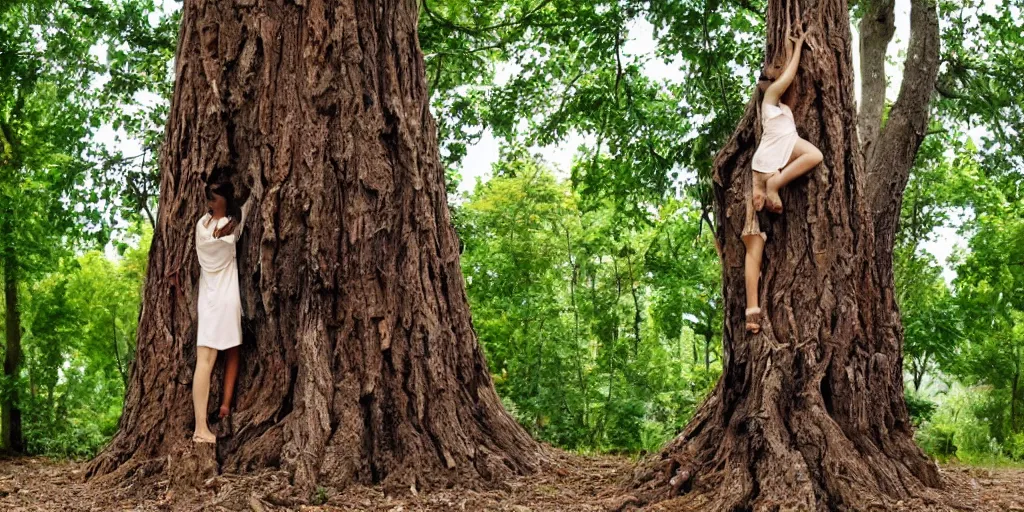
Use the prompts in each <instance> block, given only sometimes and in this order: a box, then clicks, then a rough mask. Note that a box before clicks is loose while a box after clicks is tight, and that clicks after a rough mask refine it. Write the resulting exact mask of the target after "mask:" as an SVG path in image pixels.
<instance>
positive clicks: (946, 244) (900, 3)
mask: <svg viewBox="0 0 1024 512" xmlns="http://www.w3.org/2000/svg"><path fill="white" fill-rule="evenodd" d="M158 3H160V4H162V7H163V9H164V11H165V12H171V11H173V10H176V9H179V8H180V7H181V4H180V2H177V1H174V0H159V1H158ZM151 22H153V23H155V22H156V18H155V16H154V19H152V20H151ZM854 30H856V28H855V27H854ZM629 35H630V40H629V41H628V42H627V43H626V44H625V46H624V53H625V54H627V55H630V56H633V57H634V58H637V59H638V60H641V61H645V63H644V71H645V73H646V74H647V75H648V76H649V77H650V78H652V79H655V80H670V81H679V80H682V79H683V75H682V73H681V72H680V71H679V66H677V65H673V63H665V62H663V61H662V60H661V59H658V58H652V59H647V58H646V56H649V55H654V51H655V41H654V34H653V27H652V26H651V25H650V24H649V23H647V22H646V21H644V20H638V21H634V22H633V24H632V25H631V26H630V30H629ZM909 37H910V3H909V0H896V34H895V36H894V37H893V41H892V43H891V44H890V46H889V55H890V60H891V63H890V64H889V65H888V69H887V75H888V76H889V77H892V78H891V79H892V82H891V83H890V84H889V92H888V96H889V97H890V98H895V97H896V93H897V91H898V90H899V85H900V84H899V77H900V76H901V74H900V70H901V69H902V65H903V58H902V52H903V51H904V50H905V49H906V46H907V42H908V40H909ZM853 58H854V69H859V67H858V66H857V59H858V58H859V55H858V47H857V45H856V44H854V45H853ZM512 72H513V67H512V66H506V67H503V68H499V70H498V73H497V75H498V80H499V81H503V80H505V79H508V78H509V76H510V75H511V73H512ZM856 84H857V93H858V96H859V93H860V77H859V76H857V77H856ZM140 100H141V101H152V99H151V98H140ZM96 139H97V140H98V141H101V142H103V143H105V144H108V145H111V146H119V147H120V148H121V149H122V151H124V153H125V154H137V153H138V152H139V145H138V143H137V142H135V141H132V140H126V139H125V138H124V137H118V134H117V133H115V132H114V131H113V130H111V129H110V128H109V127H105V128H104V129H102V130H100V131H99V133H97V135H96ZM591 143H593V140H588V139H586V138H584V137H582V136H580V135H579V134H573V135H570V136H569V137H568V139H567V140H565V141H563V142H562V143H560V144H557V145H553V146H548V147H537V148H533V149H534V151H535V152H536V153H539V154H540V155H542V156H543V158H544V159H545V160H546V161H547V162H548V163H549V164H550V165H551V166H552V167H553V168H554V170H555V172H556V173H557V174H559V175H560V176H563V177H565V176H568V174H569V170H570V166H571V165H572V160H573V156H574V154H575V153H576V150H577V148H579V146H580V145H581V144H591ZM498 155H499V142H498V141H497V140H496V139H495V138H494V137H493V136H492V134H491V133H490V132H489V131H488V132H485V133H484V134H483V136H482V137H481V138H480V140H479V141H478V142H477V143H476V144H474V145H473V146H470V147H469V148H468V151H467V154H466V158H465V159H464V161H463V163H462V168H461V169H460V173H461V175H462V183H461V184H460V186H459V190H460V191H463V192H466V191H470V190H472V189H473V187H474V186H475V184H476V180H477V178H480V179H483V180H486V179H487V178H488V177H489V176H490V173H491V166H492V164H494V163H495V162H496V160H497V157H498ZM963 245H964V240H963V239H962V238H961V237H960V236H959V235H957V233H956V230H955V229H954V228H941V229H939V230H938V232H937V233H936V236H935V237H934V239H932V240H929V241H927V242H926V243H925V244H924V249H925V250H927V251H928V252H930V253H932V254H933V255H934V256H935V257H936V259H937V260H938V261H939V262H942V263H945V262H946V260H947V258H948V257H949V255H950V254H951V253H952V252H953V250H954V248H955V247H957V246H963ZM944 275H945V277H946V279H947V280H952V278H953V277H955V274H954V273H953V271H952V270H951V269H949V268H948V265H946V271H945V273H944Z"/></svg>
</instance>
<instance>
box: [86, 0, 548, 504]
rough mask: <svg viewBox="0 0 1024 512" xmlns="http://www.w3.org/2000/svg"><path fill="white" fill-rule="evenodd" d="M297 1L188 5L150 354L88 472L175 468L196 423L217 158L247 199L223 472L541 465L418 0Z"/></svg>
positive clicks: (303, 473)
mask: <svg viewBox="0 0 1024 512" xmlns="http://www.w3.org/2000/svg"><path fill="white" fill-rule="evenodd" d="M298 4H299V5H296V4H291V3H286V4H279V3H276V2H233V3H232V2H205V1H202V0H186V1H185V4H184V8H183V13H182V25H181V32H180V36H179V42H178V53H177V60H176V66H177V77H176V83H175V89H174V98H173V102H172V106H171V114H170V120H169V123H168V127H167V132H166V133H167V135H166V140H165V145H164V148H163V153H162V155H161V173H162V181H161V194H162V195H161V199H160V208H159V211H158V216H157V217H158V218H157V228H156V232H155V233H154V238H153V244H152V249H151V254H150V259H149V267H148V274H147V280H146V287H145V296H144V302H143V306H142V308H143V312H142V315H141V322H140V325H139V329H138V347H137V357H136V360H135V361H134V364H133V367H132V372H131V377H130V382H129V386H128V391H127V396H126V399H125V407H124V414H123V416H122V418H121V424H120V429H119V431H118V433H117V435H116V436H115V437H114V439H113V441H112V442H111V443H110V445H109V446H108V447H107V448H106V449H105V450H104V451H103V453H102V454H101V455H99V456H98V457H97V458H96V459H95V460H94V461H93V462H92V464H91V467H90V469H89V474H90V475H99V474H107V473H110V472H113V471H115V470H116V473H115V477H116V478H119V477H120V476H124V475H131V474H133V473H134V474H137V472H135V470H136V469H139V468H145V472H153V471H162V470H164V469H165V468H163V465H162V464H163V463H162V462H161V461H162V460H164V458H166V457H164V456H165V455H166V454H168V453H171V452H173V451H175V450H176V446H178V445H180V444H181V443H184V442H186V440H187V439H188V438H189V437H190V435H191V432H192V428H193V414H192V398H191V388H190V385H191V381H192V372H193V368H194V362H195V343H196V339H195V334H196V307H197V305H196V302H197V293H198V273H199V267H198V264H197V261H196V257H195V247H194V244H193V236H194V235H193V230H194V226H195V222H196V220H197V219H198V218H199V217H200V216H201V215H202V213H203V212H204V210H205V207H204V204H205V201H204V199H203V180H204V179H206V178H208V177H209V176H210V175H212V174H218V173H224V174H226V175H228V176H229V177H230V178H231V179H232V180H233V181H234V182H235V183H236V186H239V185H241V186H244V187H245V188H248V189H250V190H251V200H252V201H254V203H253V204H252V207H251V209H250V214H249V216H248V220H247V222H246V226H245V229H246V231H245V234H244V235H243V237H242V239H241V240H240V241H239V245H238V250H239V256H240V258H239V261H240V263H239V268H240V281H241V290H242V302H243V310H244V311H245V318H244V319H243V330H244V332H245V339H244V344H243V347H242V354H241V360H242V363H241V368H240V372H239V376H238V387H237V389H238V391H237V394H236V397H237V398H236V408H235V410H234V411H233V414H232V419H231V421H230V422H221V423H220V424H214V426H213V427H214V429H215V432H217V433H218V435H219V441H218V444H217V450H216V451H217V462H218V463H219V465H220V470H221V471H231V472H244V471H250V470H254V469H258V468H263V467H268V466H270V467H275V466H279V467H282V468H284V469H286V470H288V471H289V472H290V473H291V475H292V477H293V480H294V483H295V484H296V487H297V488H303V489H307V490H308V489H309V488H310V487H311V486H312V485H314V484H317V483H319V484H321V485H327V486H339V487H340V486H344V485H346V484H348V483H350V482H359V483H365V484H376V483H382V484H384V486H385V488H388V489H402V490H408V489H410V487H413V488H415V489H423V488H431V487H437V486H444V485H449V484H452V483H455V482H459V483H463V484H473V483H474V482H487V481H494V480H498V479H501V478H503V477H505V476H507V475H510V474H515V473H521V472H527V471H530V470H533V469H535V468H536V467H538V465H539V464H541V463H542V461H543V460H545V457H546V455H545V451H544V449H543V448H542V447H541V446H540V445H538V444H537V443H536V442H535V441H533V440H532V439H531V438H530V437H529V436H528V435H527V434H526V433H525V431H524V430H523V429H521V428H520V427H519V425H518V424H516V422H515V421H514V420H513V419H512V418H511V417H510V416H509V415H508V414H507V413H506V412H505V410H504V409H503V408H502V406H501V403H500V401H499V399H498V396H497V395H496V394H495V391H494V388H493V385H492V382H491V377H490V375H489V373H488V370H487V365H486V362H485V360H484V357H483V354H482V352H481V350H480V347H479V346H478V344H477V339H476V335H475V333H474V332H473V328H472V325H471V321H470V313H469V306H468V303H467V300H466V293H465V288H464V282H463V279H462V273H461V269H460V266H459V253H458V243H457V239H456V235H455V232H454V230H453V228H452V225H451V222H450V218H449V211H448V207H447V201H446V193H445V186H444V172H443V169H442V168H441V166H440V164H439V158H438V149H437V135H436V128H435V122H434V120H433V118H432V117H431V116H430V114H429V112H428V109H427V106H428V97H427V86H426V83H425V78H424V68H423V55H422V53H421V51H420V48H419V43H418V40H417V35H416V26H417V10H416V7H417V4H416V2H415V0H307V1H306V2H298ZM179 267H180V277H179V279H178V281H179V283H178V284H177V285H176V283H175V280H174V279H173V276H171V274H172V273H173V271H174V270H175V269H178V268H179ZM219 374H220V370H218V371H217V372H216V373H215V375H214V382H215V383H219V382H220V377H219ZM220 393H221V391H220V389H219V386H217V385H215V386H214V393H213V396H212V397H211V400H210V404H211V407H216V405H217V404H219V400H220Z"/></svg>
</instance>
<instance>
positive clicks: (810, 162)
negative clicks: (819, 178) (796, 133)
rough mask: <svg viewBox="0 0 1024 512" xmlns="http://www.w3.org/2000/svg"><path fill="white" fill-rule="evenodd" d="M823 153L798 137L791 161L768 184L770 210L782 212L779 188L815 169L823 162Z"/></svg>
mask: <svg viewBox="0 0 1024 512" xmlns="http://www.w3.org/2000/svg"><path fill="white" fill-rule="evenodd" d="M822 158H823V155H822V154H821V151H820V150H818V148H816V147H814V144H811V143H810V142H807V141H806V140H804V139H797V141H796V145H794V146H793V154H792V155H791V156H790V160H789V163H788V164H786V166H785V167H783V168H782V171H781V172H779V173H777V174H774V175H772V177H771V178H770V179H769V180H768V183H767V184H766V193H767V203H768V210H769V211H771V212H774V213H782V199H781V198H780V197H779V190H781V189H782V187H785V186H786V185H789V183H790V182H791V181H793V180H795V179H797V178H799V177H800V176H803V175H804V174H807V171H810V170H811V169H814V167H815V166H817V165H818V164H820V163H821V160H822Z"/></svg>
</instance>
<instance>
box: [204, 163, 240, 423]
mask: <svg viewBox="0 0 1024 512" xmlns="http://www.w3.org/2000/svg"><path fill="white" fill-rule="evenodd" d="M206 199H207V206H208V207H209V212H207V213H206V215H203V217H202V218H201V219H199V222H198V223H197V224H196V253H197V255H198V257H199V265H200V267H201V268H202V272H201V274H200V277H199V305H198V310H199V311H198V313H199V330H198V334H197V336H196V338H197V339H196V345H197V347H196V371H195V375H194V377H193V380H192V401H193V404H194V406H195V415H196V428H195V434H194V435H193V436H192V440H193V441H195V442H197V443H214V442H216V441H217V438H216V436H215V435H214V434H213V432H211V431H210V427H209V426H208V425H207V422H206V413H207V410H206V408H207V402H208V401H209V398H210V374H211V373H212V372H213V364H214V362H216V360H217V352H219V351H222V350H227V351H228V353H227V357H228V358H227V365H226V368H225V371H224V400H223V402H222V403H221V406H220V417H221V418H224V417H226V416H227V415H228V412H229V411H230V409H231V397H232V395H233V392H234V387H235V377H236V376H237V374H238V346H239V345H241V344H242V301H241V298H240V295H239V292H238V266H237V264H236V262H235V242H236V241H237V240H238V237H240V236H241V235H242V226H244V225H245V213H246V212H245V210H246V209H248V204H246V206H244V207H243V208H242V209H241V210H240V209H239V208H238V207H237V205H236V202H235V190H234V187H233V186H232V185H231V183H214V184H212V185H208V186H207V188H206Z"/></svg>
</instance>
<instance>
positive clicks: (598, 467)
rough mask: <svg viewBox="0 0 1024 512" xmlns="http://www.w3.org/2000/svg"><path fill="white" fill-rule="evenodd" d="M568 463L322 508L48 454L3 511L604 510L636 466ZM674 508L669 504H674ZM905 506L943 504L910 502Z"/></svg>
mask: <svg viewBox="0 0 1024 512" xmlns="http://www.w3.org/2000/svg"><path fill="white" fill-rule="evenodd" d="M562 462H563V463H562V466H561V467H559V468H557V469H553V470H549V471H547V472H545V473H542V474H537V475H531V476H528V477H522V478H517V479H515V480H512V481H510V482H508V483H507V484H506V485H505V486H504V487H503V488H500V489H494V490H463V489H450V490H445V491H440V492H434V493H425V494H417V495H408V496H401V497H387V496H384V494H383V493H382V492H380V491H379V490H377V489H371V488H365V487H353V488H350V489H347V490H345V491H344V492H341V493H338V492H333V491H331V490H328V489H321V490H320V492H319V493H318V496H317V499H318V500H320V501H321V502H323V503H324V504H323V505H319V506H311V505H307V506H301V507H283V506H278V505H275V504H274V503H273V499H272V498H268V496H269V495H270V494H271V493H272V491H273V490H274V489H275V488H283V487H284V481H285V479H284V476H283V475H282V474H280V473H263V474H259V475H251V476H245V477H239V476H233V475H224V476H220V477H216V478H214V479H211V480H210V481H208V482H207V483H206V486H205V489H204V490H202V491H192V492H181V491H177V492H176V491H174V490H170V489H168V488H167V484H166V482H156V483H154V484H152V485H150V486H148V487H147V488H146V489H132V488H114V489H98V488H96V487H95V486H91V485H87V484H84V483H82V482H81V475H82V472H83V469H84V464H80V463H72V462H63V461H54V460H49V459H45V458H17V459H0V510H3V511H5V512H15V511H26V512H27V511H32V512H36V511H54V512H56V511H59V512H77V511H89V512H93V511H104V512H106V511H128V510H132V511H150V510H152V511H204V512H205V511H242V510H248V511H254V512H274V511H283V510H302V511H311V512H328V511H331V512H333V511H355V510H360V511H362V510H366V511H374V512H377V511H380V512H411V511H450V510H456V511H458V510H465V511H471V512H474V511H481V510H494V511H509V512H529V511H538V512H541V511H543V512H547V511H581V512H582V511H604V510H609V509H613V508H615V507H614V504H615V503H616V501H619V502H621V501H622V500H621V499H620V500H616V499H613V498H609V497H608V492H607V491H608V490H610V489H614V488H616V486H617V485H619V484H620V483H621V481H622V478H623V477H624V476H625V475H628V474H629V473H630V471H631V468H632V462H631V461H630V460H629V459H626V458H620V457H572V456H565V458H564V460H563V461H562ZM942 474H943V478H944V480H945V482H946V484H947V486H948V488H949V490H950V491H951V492H952V495H953V496H957V497H958V498H961V499H962V500H963V502H964V504H965V505H968V506H970V507H971V509H973V510H979V511H1019V512H1024V468H981V467H965V466H954V465H947V466H943V467H942ZM666 508H667V507H666ZM904 510H908V511H910V510H943V509H935V508H927V507H921V506H915V505H914V504H906V506H905V508H904Z"/></svg>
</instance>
